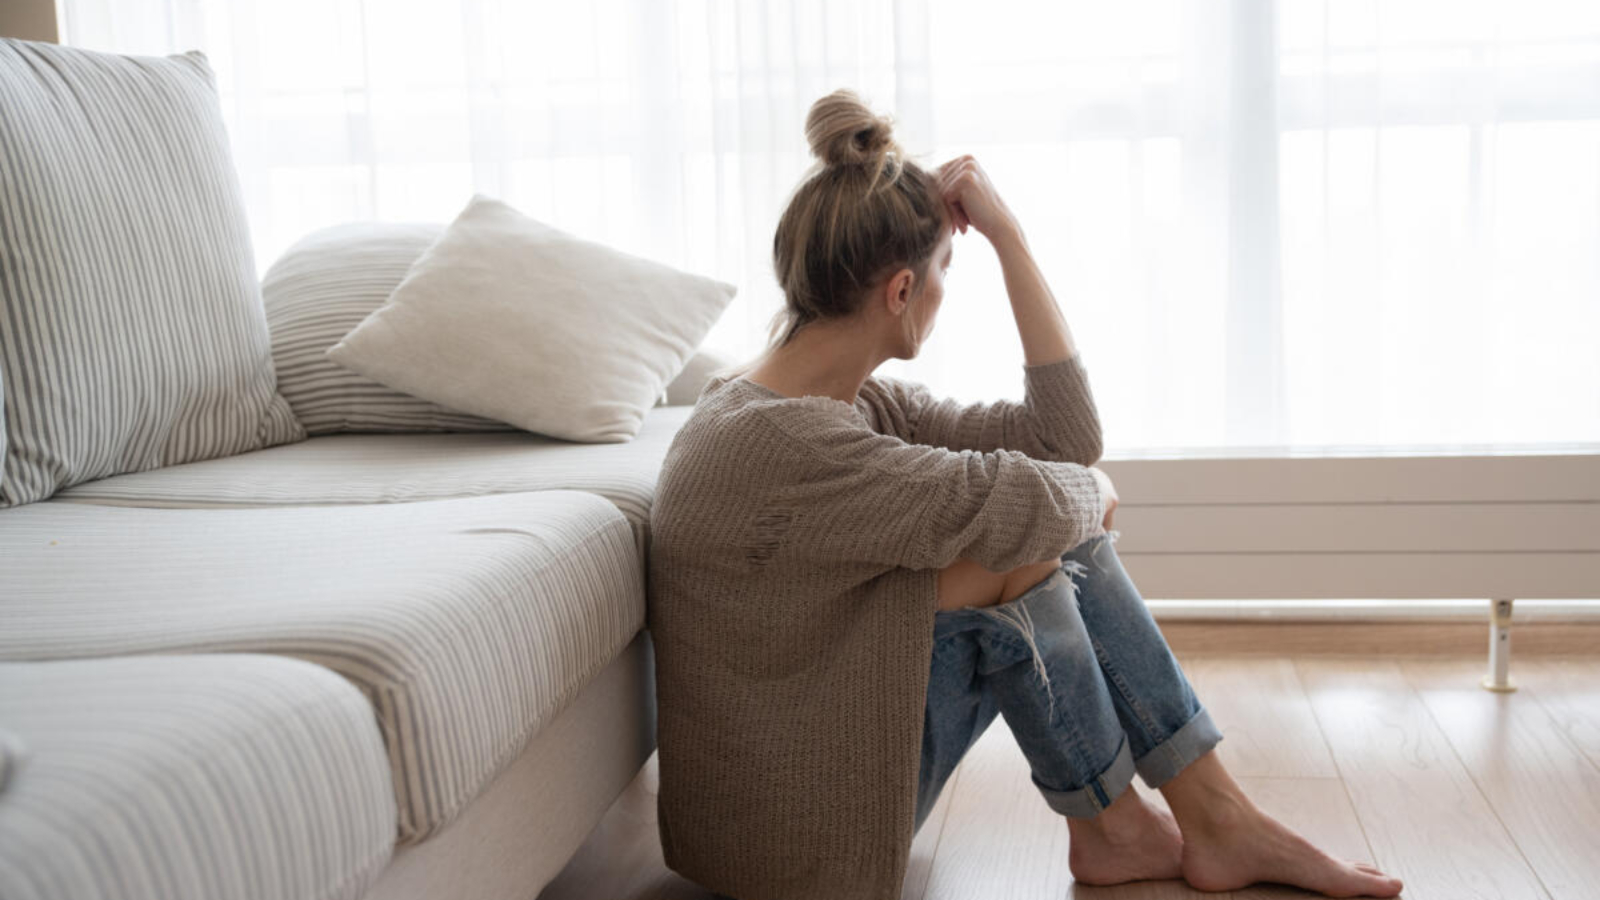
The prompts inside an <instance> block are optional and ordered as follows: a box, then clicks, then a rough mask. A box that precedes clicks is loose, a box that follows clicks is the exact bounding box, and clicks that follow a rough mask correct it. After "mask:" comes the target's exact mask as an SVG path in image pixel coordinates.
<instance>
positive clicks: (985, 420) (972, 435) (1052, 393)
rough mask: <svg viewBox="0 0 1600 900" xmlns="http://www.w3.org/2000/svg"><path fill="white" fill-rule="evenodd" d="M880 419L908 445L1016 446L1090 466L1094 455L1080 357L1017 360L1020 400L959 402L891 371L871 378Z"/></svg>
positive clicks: (1092, 410)
mask: <svg viewBox="0 0 1600 900" xmlns="http://www.w3.org/2000/svg"><path fill="white" fill-rule="evenodd" d="M874 380H875V381H876V382H877V384H878V386H879V388H880V390H881V391H882V393H883V400H884V403H883V406H884V407H886V409H885V411H884V413H883V415H882V418H883V419H884V420H885V422H886V423H888V427H889V429H890V430H892V431H893V432H894V433H896V434H898V435H899V436H901V437H903V438H904V439H905V440H906V441H908V442H910V443H914V444H929V445H932V446H935V447H946V448H948V449H951V450H976V451H979V452H982V453H987V452H990V451H994V450H1001V449H1005V450H1016V451H1018V452H1021V453H1025V454H1027V455H1028V456H1030V457H1033V458H1034V459H1042V460H1051V461H1055V462H1074V463H1078V464H1079V465H1084V466H1092V465H1094V464H1095V463H1096V462H1098V461H1099V460H1100V455H1101V453H1102V449H1103V448H1102V441H1101V433H1100V415H1099V411H1098V409H1097V408H1096V407H1095V402H1094V395H1093V393H1092V392H1091V391H1090V389H1089V375H1088V372H1087V371H1085V369H1084V366H1083V361H1082V359H1081V358H1080V357H1079V356H1077V355H1074V356H1072V357H1070V358H1068V359H1064V360H1059V361H1057V362H1053V363H1044V364H1042V365H1026V364H1025V365H1023V367H1022V380H1023V399H1022V402H1020V403H1019V402H1017V401H1015V400H998V401H994V402H989V403H983V402H978V403H967V404H963V403H961V402H959V401H957V400H955V399H953V398H950V397H943V398H941V397H935V396H934V395H933V393H932V392H931V391H929V389H928V387H927V386H926V385H923V384H920V383H918V382H914V381H906V380H903V379H899V378H894V377H892V376H880V377H875V379H874Z"/></svg>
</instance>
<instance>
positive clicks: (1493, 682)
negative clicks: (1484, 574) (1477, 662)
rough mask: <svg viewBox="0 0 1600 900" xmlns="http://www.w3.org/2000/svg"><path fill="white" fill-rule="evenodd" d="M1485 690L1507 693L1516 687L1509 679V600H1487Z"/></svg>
mask: <svg viewBox="0 0 1600 900" xmlns="http://www.w3.org/2000/svg"><path fill="white" fill-rule="evenodd" d="M1483 687H1484V689H1485V690H1490V691H1495V692H1498V693H1509V692H1511V691H1514V690H1516V689H1517V685H1516V682H1513V681H1512V680H1511V601H1510V600H1491V601H1489V674H1488V675H1486V676H1484V679H1483Z"/></svg>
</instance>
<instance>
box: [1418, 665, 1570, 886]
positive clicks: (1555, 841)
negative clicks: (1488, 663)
mask: <svg viewBox="0 0 1600 900" xmlns="http://www.w3.org/2000/svg"><path fill="white" fill-rule="evenodd" d="M1402 668H1403V671H1404V672H1405V675H1406V679H1407V680H1408V681H1409V682H1410V683H1411V686H1412V688H1413V689H1414V690H1416V692H1417V693H1418V694H1419V695H1420V696H1421V697H1422V700H1423V702H1424V703H1426V704H1427V705H1428V710H1429V711H1430V712H1431V713H1432V714H1433V719H1434V721H1435V722H1437V723H1438V724H1439V727H1440V728H1441V729H1442V730H1443V731H1444V733H1445V735H1446V737H1447V738H1448V739H1449V741H1450V744H1451V746H1453V747H1454V748H1455V751H1456V755H1457V756H1458V757H1459V758H1460V759H1461V764H1462V765H1464V766H1465V767H1466V769H1467V772H1468V773H1469V774H1470V775H1471V776H1472V780H1473V782H1474V783H1475V784H1477V786H1478V790H1479V791H1481V792H1482V793H1483V795H1484V797H1485V798H1487V799H1488V801H1489V803H1490V805H1491V806H1492V807H1493V808H1494V811H1495V814H1496V815H1497V816H1498V817H1499V819H1500V822H1501V824H1503V825H1504V826H1505V827H1506V830H1507V831H1508V832H1510V834H1511V838H1512V840H1513V841H1515V842H1516V846H1517V849H1518V850H1520V851H1521V853H1522V856H1523V858H1524V859H1526V860H1527V861H1528V862H1529V863H1531V864H1532V865H1533V868H1534V870H1535V871H1536V872H1537V873H1538V875H1539V880H1540V882H1542V883H1543V885H1544V888H1545V890H1546V891H1548V892H1549V894H1550V896H1551V897H1553V898H1555V900H1590V898H1593V897H1594V896H1595V894H1596V893H1597V892H1600V854H1597V853H1596V850H1597V849H1600V847H1597V846H1596V843H1595V836H1596V835H1600V769H1596V768H1595V767H1594V766H1593V765H1592V764H1590V762H1589V760H1588V759H1587V758H1586V757H1585V756H1584V755H1583V752H1582V751H1581V750H1579V749H1578V747H1577V746H1575V745H1574V744H1573V743H1571V742H1570V741H1569V740H1568V739H1567V738H1566V736H1565V735H1563V734H1562V732H1561V730H1560V728H1559V727H1558V726H1557V724H1556V722H1555V720H1554V719H1552V718H1551V716H1550V714H1549V713H1548V712H1547V711H1546V710H1545V708H1544V706H1543V705H1541V704H1540V703H1538V702H1537V701H1536V699H1535V697H1534V696H1532V695H1531V694H1523V693H1521V691H1519V692H1518V693H1513V694H1493V693H1490V692H1488V691H1485V690H1483V689H1482V688H1479V687H1477V686H1475V685H1474V684H1473V683H1472V679H1473V676H1475V675H1477V674H1478V668H1479V667H1476V666H1471V665H1464V664H1461V663H1451V662H1409V663H1406V664H1404V666H1403V667H1402ZM1519 674H1520V676H1521V677H1520V678H1519V681H1521V682H1522V683H1523V684H1524V685H1526V687H1525V688H1524V689H1525V690H1537V689H1538V687H1539V686H1540V685H1541V684H1543V683H1544V675H1543V673H1541V672H1538V671H1532V670H1530V671H1528V672H1522V673H1519Z"/></svg>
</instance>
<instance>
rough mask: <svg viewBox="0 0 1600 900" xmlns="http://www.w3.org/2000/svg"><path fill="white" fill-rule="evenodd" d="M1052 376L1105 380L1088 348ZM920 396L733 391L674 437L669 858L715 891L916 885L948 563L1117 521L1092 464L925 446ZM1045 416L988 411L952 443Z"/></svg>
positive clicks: (665, 630) (745, 384)
mask: <svg viewBox="0 0 1600 900" xmlns="http://www.w3.org/2000/svg"><path fill="white" fill-rule="evenodd" d="M1032 372H1033V374H1031V375H1030V376H1029V377H1028V379H1027V384H1028V389H1029V391H1030V393H1031V394H1033V395H1035V397H1036V398H1037V397H1040V396H1045V395H1050V394H1055V393H1060V392H1063V391H1066V390H1069V389H1077V388H1075V387H1073V386H1074V385H1078V384H1082V383H1083V382H1082V379H1083V375H1082V371H1081V369H1080V368H1078V363H1077V362H1076V361H1075V360H1069V361H1066V362H1063V363H1060V364H1057V365H1054V366H1045V367H1036V368H1034V369H1033V370H1032ZM912 387H913V386H911V385H908V384H907V383H904V382H897V381H893V380H885V379H877V378H869V379H868V381H867V383H866V384H865V385H863V387H862V390H861V392H860V396H859V397H858V399H857V402H856V403H855V404H854V405H851V404H847V403H844V402H843V401H840V400H835V399H831V398H823V397H804V398H789V397H783V396H781V395H778V394H776V393H775V392H773V391H771V390H770V389H767V388H765V387H763V386H761V385H759V384H757V383H755V382H752V381H749V380H748V379H740V378H735V379H718V380H714V381H713V382H712V383H710V384H708V385H707V387H706V388H705V390H704V391H703V392H702V393H701V396H700V398H699V400H698V402H697V404H696V408H695V411H694V413H693V414H692V415H691V416H690V418H689V420H688V421H686V422H685V424H684V426H683V428H682V429H681V430H680V431H679V433H678V435H677V436H676V437H675V439H674V441H673V444H672V446H671V448H670V449H669V450H668V453H667V456H666V459H665V461H664V463H663V467H662V472H661V476H660V481H659V483H658V487H657V493H656V497H655V500H654V503H653V505H652V510H651V546H650V558H649V561H650V571H649V588H650V589H649V594H648V597H649V607H648V611H647V624H648V626H649V628H650V630H651V633H652V637H653V638H654V643H655V649H656V671H657V685H656V690H657V700H658V713H659V723H658V739H659V745H660V770H661V793H660V796H659V808H658V818H659V825H660V836H661V843H662V850H663V854H664V857H665V859H666V862H667V864H668V865H669V866H670V867H672V868H673V869H674V870H676V871H678V872H679V873H681V874H683V875H684V876H686V877H688V878H691V879H693V880H695V881H698V882H700V883H701V884H703V885H705V886H707V887H708V888H711V889H712V890H716V891H721V892H723V893H727V894H731V895H733V896H737V897H741V898H747V897H762V896H804V895H808V894H810V895H819V894H826V895H828V896H834V897H882V896H886V895H889V894H892V893H894V892H896V891H898V889H899V880H900V879H901V878H903V877H904V869H905V862H906V854H907V853H908V852H909V848H910V843H911V837H912V831H913V819H914V815H915V802H916V786H917V778H918V761H919V757H920V752H921V747H920V741H921V726H922V714H923V703H924V700H925V692H926V687H927V678H928V660H929V657H930V653H931V648H932V633H933V620H934V613H935V612H936V602H937V597H936V589H935V585H936V577H937V570H938V569H939V568H942V567H943V566H945V565H949V564H950V563H952V562H954V561H955V559H956V558H958V557H960V556H971V557H973V558H975V559H978V560H979V561H981V562H983V563H984V564H985V565H988V566H990V567H991V568H995V569H997V570H998V569H1002V568H1014V567H1015V566H1017V565H1021V564H1023V563H1026V562H1033V561H1037V560H1039V559H1044V558H1046V557H1048V556H1050V555H1051V554H1053V553H1055V554H1058V553H1060V552H1062V550H1064V549H1065V548H1067V547H1069V546H1073V545H1075V544H1076V543H1078V542H1079V541H1081V540H1082V539H1083V537H1084V536H1086V535H1088V534H1090V533H1093V531H1094V530H1095V529H1096V528H1097V526H1098V522H1099V517H1100V515H1101V512H1102V507H1101V506H1100V501H1099V492H1098V491H1099V489H1098V486H1097V485H1096V483H1095V481H1094V479H1093V477H1092V476H1091V475H1089V474H1088V473H1087V471H1086V470H1085V469H1084V468H1083V467H1082V466H1079V465H1076V464H1071V463H1061V462H1049V461H1043V460H1035V459H1031V458H1029V457H1027V456H1025V455H1024V454H1022V453H1019V452H1013V451H1007V450H995V451H990V452H979V451H977V450H973V449H970V448H968V449H952V448H950V447H948V446H933V445H927V444H918V443H912V442H910V441H908V440H907V438H908V437H914V436H916V435H915V433H914V431H913V430H911V427H912V422H913V417H912V413H913V412H919V411H920V412H921V413H926V409H921V410H908V409H907V406H908V405H910V404H909V400H910V398H912V397H913V396H915V397H920V398H925V397H926V393H925V389H920V386H915V387H916V388H917V389H918V391H917V392H916V393H913V392H912ZM1026 409H1027V406H1026V404H1005V403H1003V404H994V405H991V406H988V407H984V408H979V407H973V408H972V409H971V414H970V416H969V418H967V419H965V420H962V421H959V422H955V423H954V425H953V430H951V431H949V432H948V433H946V434H943V435H940V436H941V437H944V438H947V439H952V442H954V443H960V442H961V440H975V439H976V437H975V436H976V435H978V434H979V433H981V432H982V431H983V430H984V429H985V428H986V427H987V426H986V423H993V422H994V421H996V420H995V418H994V416H996V415H1000V416H1010V417H1013V418H1015V417H1019V416H1025V414H1026V413H1025V410H1026ZM879 429H882V430H879ZM897 431H898V433H892V432H897Z"/></svg>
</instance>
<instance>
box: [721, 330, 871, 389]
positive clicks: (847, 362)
mask: <svg viewBox="0 0 1600 900" xmlns="http://www.w3.org/2000/svg"><path fill="white" fill-rule="evenodd" d="M869 337H870V336H869V335H867V334H864V333H863V332H862V329H860V328H857V327H855V326H854V324H853V323H839V324H834V323H821V322H814V323H812V324H810V325H808V326H806V327H805V328H803V329H801V331H800V332H799V333H798V334H796V335H795V336H794V337H792V338H790V339H789V342H788V343H787V344H784V345H783V346H782V347H779V348H778V349H776V350H774V351H772V352H771V353H769V354H768V355H767V357H766V358H765V359H763V360H762V361H761V362H760V363H759V364H758V365H757V366H756V367H755V368H754V369H751V370H750V371H749V372H747V373H745V377H746V378H748V379H750V380H751V381H754V382H756V383H757V384H760V385H762V386H764V387H767V388H770V389H771V390H774V391H777V392H778V393H780V394H783V395H784V396H786V397H803V396H822V397H832V398H834V399H835V400H841V401H843V402H845V403H849V404H851V405H852V406H853V405H855V402H856V395H857V394H858V393H859V392H860V390H861V385H862V384H864V383H866V380H867V376H869V375H871V374H872V371H873V370H874V369H876V368H877V367H878V364H879V363H881V362H883V359H884V358H883V357H881V356H879V355H878V353H877V351H876V349H875V348H874V347H873V346H871V345H870V344H869V343H868V338H869Z"/></svg>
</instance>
